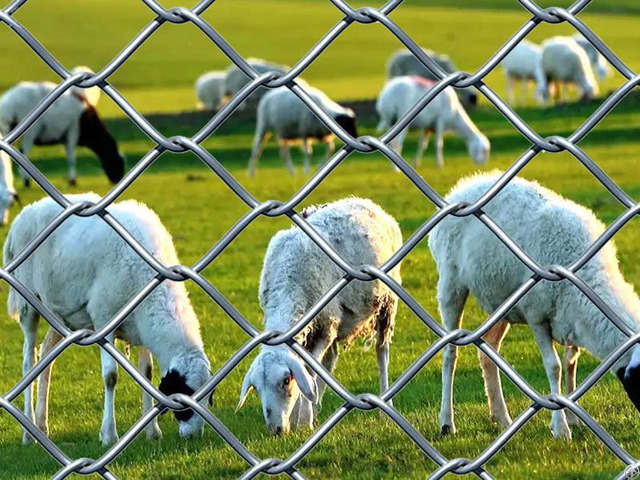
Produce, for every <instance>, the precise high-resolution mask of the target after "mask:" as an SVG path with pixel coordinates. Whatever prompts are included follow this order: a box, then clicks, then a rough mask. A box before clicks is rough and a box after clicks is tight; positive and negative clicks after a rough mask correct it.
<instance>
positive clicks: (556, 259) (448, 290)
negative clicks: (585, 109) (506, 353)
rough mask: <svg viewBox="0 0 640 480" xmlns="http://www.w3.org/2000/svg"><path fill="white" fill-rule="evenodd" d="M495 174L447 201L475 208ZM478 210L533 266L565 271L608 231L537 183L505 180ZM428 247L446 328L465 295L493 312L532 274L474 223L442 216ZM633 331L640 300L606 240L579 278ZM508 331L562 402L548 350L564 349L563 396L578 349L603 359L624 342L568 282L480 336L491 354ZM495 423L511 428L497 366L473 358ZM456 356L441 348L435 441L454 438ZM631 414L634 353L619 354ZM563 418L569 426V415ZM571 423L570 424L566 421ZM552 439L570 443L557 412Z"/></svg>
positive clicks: (541, 287) (639, 366) (472, 181)
mask: <svg viewBox="0 0 640 480" xmlns="http://www.w3.org/2000/svg"><path fill="white" fill-rule="evenodd" d="M499 176H500V173H499V172H493V173H490V174H484V175H476V176H472V177H469V178H466V179H464V180H462V181H460V182H459V183H458V185H456V186H455V187H454V188H453V190H452V191H451V192H450V193H449V195H448V196H447V200H448V201H449V202H474V201H476V200H477V199H478V198H479V197H480V196H481V195H482V194H484V193H485V192H486V191H487V190H488V189H489V188H490V187H491V186H492V185H493V184H494V183H495V182H496V181H497V180H498V178H499ZM483 211H484V212H485V213H486V214H487V215H488V216H489V217H490V218H491V219H492V220H493V221H494V222H495V223H496V224H498V225H499V226H500V227H501V228H502V229H503V230H504V231H505V232H506V233H507V234H508V235H509V237H510V238H511V239H513V241H514V242H515V243H516V244H518V245H519V246H520V247H521V248H522V249H523V250H524V251H525V252H527V254H528V255H530V256H531V257H532V258H533V259H534V260H535V261H536V262H538V263H539V264H540V265H562V266H569V265H571V264H572V263H573V262H574V261H575V260H576V259H577V258H578V257H579V256H580V255H581V254H583V253H584V252H585V251H586V250H587V249H588V248H589V247H590V246H591V245H592V244H593V242H594V241H595V240H596V239H597V238H598V237H599V236H600V235H601V234H602V233H603V231H604V230H605V226H604V225H603V224H602V222H600V221H599V220H598V219H597V218H596V216H595V215H594V214H593V212H591V211H590V210H588V209H586V208H584V207H582V206H580V205H577V204H576V203H573V202H572V201H570V200H567V199H565V198H563V197H561V196H560V195H558V194H556V193H554V192H552V191H550V190H548V189H546V188H543V187H541V186H540V185H538V184H537V183H536V182H530V181H526V180H522V179H514V180H512V181H511V182H510V183H509V184H508V185H507V186H506V187H504V188H503V189H502V190H501V191H500V192H499V193H498V194H497V196H496V197H495V198H494V199H493V200H491V201H490V202H489V203H488V204H487V205H486V206H485V207H483ZM429 248H430V250H431V253H432V255H433V258H434V259H435V262H436V266H437V269H438V273H439V279H438V304H439V308H440V313H441V315H442V319H443V322H444V325H445V327H446V328H447V329H449V330H453V329H456V328H459V327H460V325H461V321H462V313H463V309H464V305H465V302H466V300H467V297H468V295H469V294H471V295H474V296H475V297H476V299H477V300H478V303H479V304H480V306H481V307H482V308H483V309H484V311H485V312H487V313H489V312H493V311H495V310H496V309H497V308H498V307H500V306H501V305H502V304H503V302H505V301H506V300H507V298H508V297H509V296H510V295H511V294H512V293H513V292H514V291H515V290H516V289H518V288H519V287H520V286H521V285H523V284H524V283H525V282H526V281H527V280H528V279H530V278H531V276H532V272H531V271H530V270H529V269H528V268H527V267H526V266H525V265H524V264H523V263H522V262H520V261H519V260H518V259H517V258H516V256H515V255H514V254H513V253H511V251H509V250H508V249H507V247H506V246H505V245H504V244H503V243H502V242H501V241H500V240H499V239H498V238H497V237H496V236H495V235H494V234H493V233H492V232H491V231H490V230H489V229H488V228H487V227H486V226H485V225H484V224H482V223H481V222H480V221H479V220H478V219H477V218H475V217H464V218H454V217H447V218H446V219H444V220H443V221H442V222H441V223H439V224H438V225H437V226H436V227H435V228H434V229H433V231H432V232H431V234H430V235H429ZM578 275H579V276H580V278H581V279H582V280H583V281H584V282H586V283H587V284H588V285H589V286H590V287H591V288H592V289H593V290H594V291H595V293H596V294H598V295H599V296H600V297H601V298H602V299H603V300H604V301H605V302H606V303H607V304H608V305H610V306H611V307H612V308H613V310H614V311H616V312H617V313H618V315H620V317H621V318H622V320H623V321H624V322H625V323H626V324H627V325H628V326H629V328H630V329H631V330H632V331H634V332H638V331H640V319H639V318H638V315H640V313H639V312H640V300H639V299H638V297H637V295H636V294H635V292H634V289H633V287H632V286H631V285H630V284H628V283H627V282H626V281H625V280H624V278H623V277H622V274H621V272H620V270H619V267H618V261H617V258H616V249H615V246H614V245H613V243H612V242H611V241H609V242H608V243H607V244H606V245H605V246H604V247H602V249H601V250H600V251H599V252H598V253H597V255H596V256H595V257H593V259H591V260H590V261H589V262H587V263H586V265H584V266H583V267H582V268H581V269H580V270H579V272H578ZM510 323H527V324H528V325H529V327H530V328H531V330H532V331H533V334H534V337H535V339H536V342H537V344H538V346H539V348H540V351H541V353H542V359H543V363H544V367H545V371H546V373H547V377H548V379H549V383H550V385H551V392H552V393H553V394H558V395H559V394H560V393H561V389H560V381H561V367H560V359H559V358H558V355H557V353H556V349H555V347H554V344H553V342H554V341H555V342H558V343H560V344H562V345H567V346H569V347H570V348H569V349H568V351H566V352H565V362H566V365H567V367H568V368H567V377H568V378H567V393H570V392H571V391H573V389H575V368H576V362H577V356H578V354H579V349H580V348H586V349H587V350H588V351H590V352H591V353H592V354H593V355H595V356H596V357H599V358H604V357H606V356H607V355H609V354H610V353H611V352H612V351H613V350H614V349H615V348H616V347H618V346H619V345H621V344H622V343H623V341H624V340H626V338H627V337H626V336H625V335H624V334H623V333H622V332H621V331H620V330H619V329H618V327H616V326H615V325H614V324H613V323H612V322H611V321H610V320H609V319H608V318H607V317H605V315H604V314H603V313H602V312H601V311H600V310H599V309H598V308H597V307H596V306H595V305H594V304H593V303H592V302H591V301H589V300H588V299H587V297H586V296H584V295H583V294H582V293H581V292H580V291H579V290H578V289H577V288H576V287H574V286H573V285H572V284H571V283H570V282H568V281H562V282H545V281H543V282H541V283H539V284H538V285H536V286H535V287H533V289H531V290H530V291H529V292H528V293H527V294H526V295H525V296H524V297H523V298H522V299H521V300H520V301H518V303H517V304H516V305H515V306H514V307H513V308H512V309H511V310H510V311H509V313H508V314H507V315H506V316H505V317H503V320H502V321H500V322H499V323H497V324H496V325H495V326H494V327H493V328H492V329H491V330H489V332H488V333H487V334H486V335H485V337H484V338H485V340H486V341H487V342H488V343H489V344H491V345H492V346H493V347H494V348H495V349H496V350H498V349H499V348H500V344H501V342H502V339H503V338H504V335H505V334H506V332H507V329H508V328H509V324H510ZM480 359H481V364H482V368H483V375H484V378H485V386H486V391H487V396H488V400H489V407H490V410H491V414H492V418H493V419H494V420H496V421H498V422H499V423H500V424H501V425H503V426H506V425H508V424H509V423H510V422H511V419H510V417H509V414H508V412H507V408H506V404H505V402H504V397H503V394H502V387H501V385H500V373H499V371H498V368H497V366H496V365H495V364H494V363H493V362H492V361H491V360H490V359H489V358H488V357H486V356H485V355H484V354H481V355H480ZM456 360H457V348H456V347H454V346H447V347H446V349H445V350H444V356H443V364H442V406H441V410H440V425H441V428H442V433H454V432H455V431H456V428H455V424H454V421H453V378H454V374H455V368H456ZM612 370H613V371H615V372H616V373H617V375H618V377H619V378H620V379H621V381H622V382H623V384H624V387H625V389H626V391H627V393H628V394H629V397H630V398H631V400H632V401H633V403H634V405H635V406H636V408H638V409H640V391H639V390H638V380H639V378H638V377H639V376H640V347H639V346H634V347H633V349H632V350H631V351H630V352H628V353H627V354H626V355H624V356H623V357H622V358H621V359H620V360H619V361H618V362H616V363H615V364H614V365H613V368H612ZM570 417H573V415H571V416H570ZM571 420H572V421H575V420H576V419H575V418H571ZM551 430H552V432H553V434H554V436H555V437H564V438H570V437H571V431H570V429H569V425H568V422H567V415H565V411H564V410H556V411H554V412H553V414H552V421H551Z"/></svg>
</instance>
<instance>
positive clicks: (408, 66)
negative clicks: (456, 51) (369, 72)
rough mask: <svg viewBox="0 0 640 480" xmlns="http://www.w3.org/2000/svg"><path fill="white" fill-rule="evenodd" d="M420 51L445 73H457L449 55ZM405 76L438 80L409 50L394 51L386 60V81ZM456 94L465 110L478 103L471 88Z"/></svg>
mask: <svg viewBox="0 0 640 480" xmlns="http://www.w3.org/2000/svg"><path fill="white" fill-rule="evenodd" d="M422 50H423V51H424V53H426V54H427V55H429V57H431V58H432V59H433V60H434V61H435V62H436V63H437V64H438V66H439V67H440V68H442V70H444V71H445V72H447V73H453V72H457V71H458V67H456V66H455V64H454V63H453V60H451V58H450V57H449V55H444V54H442V53H437V52H434V51H433V50H428V49H426V48H423V49H422ZM407 75H418V76H420V77H424V78H426V79H429V80H438V78H437V77H436V76H435V75H434V74H433V73H431V70H429V69H428V68H427V67H426V66H425V65H424V64H423V63H422V62H421V61H420V60H418V58H417V57H416V56H415V55H414V54H413V53H411V52H410V51H409V50H407V49H401V50H396V51H395V52H394V53H393V54H392V55H391V57H389V60H387V79H388V80H391V79H392V78H396V77H404V76H407ZM457 93H458V96H459V97H460V101H461V102H462V104H463V105H464V106H465V108H472V107H474V106H475V105H476V104H477V103H478V95H476V92H475V90H474V89H473V88H471V87H469V88H464V89H462V90H457Z"/></svg>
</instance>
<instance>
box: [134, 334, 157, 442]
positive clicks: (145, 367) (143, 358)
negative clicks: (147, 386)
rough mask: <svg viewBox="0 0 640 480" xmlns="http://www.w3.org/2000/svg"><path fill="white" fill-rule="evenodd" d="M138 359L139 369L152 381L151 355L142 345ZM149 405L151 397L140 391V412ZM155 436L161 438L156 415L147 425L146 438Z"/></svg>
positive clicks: (150, 405)
mask: <svg viewBox="0 0 640 480" xmlns="http://www.w3.org/2000/svg"><path fill="white" fill-rule="evenodd" d="M138 361H139V366H140V371H141V372H142V374H143V375H144V377H145V378H146V379H147V380H149V381H150V382H152V381H153V357H152V356H151V352H150V351H149V350H147V349H146V348H144V347H139V348H138ZM151 407H153V398H152V397H151V395H149V394H148V393H147V392H146V390H143V391H142V414H143V415H144V414H145V413H147V412H148V411H149V410H150V409H151ZM157 438H162V431H160V427H159V426H158V417H155V418H154V419H153V421H152V422H151V423H150V424H149V425H148V426H147V439H148V440H154V439H157Z"/></svg>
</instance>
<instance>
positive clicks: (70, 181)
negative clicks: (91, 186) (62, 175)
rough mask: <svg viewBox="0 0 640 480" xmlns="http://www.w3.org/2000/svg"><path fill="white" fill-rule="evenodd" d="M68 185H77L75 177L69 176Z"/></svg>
mask: <svg viewBox="0 0 640 480" xmlns="http://www.w3.org/2000/svg"><path fill="white" fill-rule="evenodd" d="M69 185H70V186H72V187H75V186H76V185H77V183H76V179H75V178H70V179H69Z"/></svg>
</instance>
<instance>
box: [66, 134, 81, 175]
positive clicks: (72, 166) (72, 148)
mask: <svg viewBox="0 0 640 480" xmlns="http://www.w3.org/2000/svg"><path fill="white" fill-rule="evenodd" d="M73 130H75V131H73ZM78 137H79V131H78V127H77V126H76V127H74V128H73V129H72V130H70V131H69V133H68V134H67V142H66V143H65V146H64V147H65V150H66V152H67V168H68V169H69V173H68V179H69V185H71V186H75V185H76V145H77V144H78Z"/></svg>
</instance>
